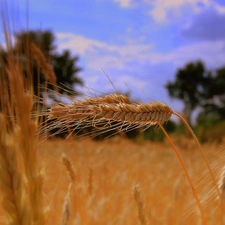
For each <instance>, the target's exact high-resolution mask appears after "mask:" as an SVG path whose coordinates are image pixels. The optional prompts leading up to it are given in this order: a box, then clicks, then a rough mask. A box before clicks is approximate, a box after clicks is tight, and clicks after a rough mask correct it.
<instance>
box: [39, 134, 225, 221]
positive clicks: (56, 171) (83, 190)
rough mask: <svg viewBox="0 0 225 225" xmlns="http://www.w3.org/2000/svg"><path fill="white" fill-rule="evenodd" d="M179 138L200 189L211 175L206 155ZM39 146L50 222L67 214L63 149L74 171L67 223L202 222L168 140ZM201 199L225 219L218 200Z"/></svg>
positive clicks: (213, 150) (211, 213) (212, 155)
mask: <svg viewBox="0 0 225 225" xmlns="http://www.w3.org/2000/svg"><path fill="white" fill-rule="evenodd" d="M189 143H190V142H189ZM177 144H178V145H179V146H180V147H179V150H180V152H181V155H182V157H183V158H184V159H185V163H186V165H187V168H188V170H189V172H190V174H191V177H192V178H193V179H194V180H195V181H196V185H197V182H198V180H197V179H198V178H200V181H201V182H202V181H203V184H202V185H199V189H200V190H199V192H201V191H202V190H203V189H204V187H205V186H207V180H206V178H207V177H208V176H209V175H207V173H206V174H205V176H201V175H202V172H204V171H205V167H204V164H203V161H202V159H201V157H200V155H199V154H198V152H197V151H195V147H193V145H190V144H189V146H187V143H186V142H185V141H183V143H180V144H179V142H177ZM185 146H186V147H185ZM38 149H39V156H40V157H41V159H42V163H43V164H44V166H45V176H44V201H45V205H49V215H48V219H47V224H62V220H63V214H64V213H63V210H65V208H64V207H63V205H64V201H65V197H66V194H67V189H68V186H69V184H70V182H71V179H70V176H69V174H68V172H67V169H66V167H65V166H64V165H63V163H62V155H63V154H64V155H65V156H66V157H67V158H68V159H69V160H70V162H71V164H72V166H73V169H74V173H75V179H74V182H73V183H72V186H71V189H70V199H69V202H68V203H67V204H68V205H67V207H68V208H67V210H69V220H68V223H67V224H90V225H91V224H93V225H94V224H96V225H97V224H128V225H129V224H173V225H175V224H201V223H202V221H201V217H200V215H199V212H198V208H197V207H196V203H195V200H194V198H193V194H192V192H191V188H190V186H189V184H188V182H187V179H186V177H185V175H184V172H183V170H182V167H181V166H180V164H179V161H178V160H177V158H176V156H175V155H174V153H173V151H172V149H171V147H170V145H168V144H167V143H166V142H165V143H151V142H146V143H135V142H131V141H129V140H126V139H121V138H119V137H115V138H112V139H106V140H105V141H103V142H96V141H92V140H87V139H86V140H78V139H77V140H67V141H63V140H57V139H55V140H48V141H46V142H43V143H42V144H40V145H39V146H38ZM204 149H206V152H205V153H206V156H207V158H209V159H213V160H217V157H218V154H219V155H221V154H223V153H222V152H220V151H218V150H219V148H218V146H217V145H215V144H211V145H210V144H208V145H206V146H204ZM220 172H221V171H219V173H220ZM203 175H204V173H203ZM201 182H200V183H201ZM135 190H136V192H138V199H137V198H135V195H134V191H135ZM208 191H209V190H206V192H205V193H204V195H207V192H208ZM136 194H137V193H136ZM208 194H210V193H209V192H208ZM136 197H137V196H136ZM204 197H207V196H202V198H204ZM202 204H205V205H204V212H205V214H206V219H207V222H208V224H224V219H225V218H224V213H223V210H222V209H221V205H219V203H218V201H216V200H215V199H213V198H210V199H209V201H206V202H204V201H203V202H202Z"/></svg>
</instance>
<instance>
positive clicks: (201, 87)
mask: <svg viewBox="0 0 225 225" xmlns="http://www.w3.org/2000/svg"><path fill="white" fill-rule="evenodd" d="M210 81H211V74H210V73H207V72H206V70H205V66H204V64H203V63H202V62H201V61H197V62H192V63H188V64H187V65H185V67H184V68H181V69H178V71H177V73H176V77H175V81H174V82H171V81H169V82H168V83H167V84H166V89H167V90H168V93H169V95H170V97H172V98H177V99H179V100H181V101H183V103H184V109H183V113H184V115H185V117H186V119H187V120H188V122H189V123H190V118H191V115H192V112H193V110H194V109H196V108H197V107H198V106H200V104H201V101H202V99H203V98H204V95H206V94H205V89H207V88H206V87H207V86H209V84H210Z"/></svg>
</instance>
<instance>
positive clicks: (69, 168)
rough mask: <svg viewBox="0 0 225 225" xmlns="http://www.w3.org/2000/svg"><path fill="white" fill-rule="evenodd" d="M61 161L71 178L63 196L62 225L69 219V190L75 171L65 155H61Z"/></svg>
mask: <svg viewBox="0 0 225 225" xmlns="http://www.w3.org/2000/svg"><path fill="white" fill-rule="evenodd" d="M62 161H63V164H64V166H65V167H66V170H67V172H68V174H69V177H70V180H71V182H70V184H69V186H68V189H67V193H66V196H65V198H64V203H63V210H62V225H66V224H67V223H68V221H69V219H70V190H71V187H72V184H73V183H74V181H75V171H74V168H73V166H72V164H71V162H70V160H69V159H68V158H67V157H66V156H65V155H63V157H62Z"/></svg>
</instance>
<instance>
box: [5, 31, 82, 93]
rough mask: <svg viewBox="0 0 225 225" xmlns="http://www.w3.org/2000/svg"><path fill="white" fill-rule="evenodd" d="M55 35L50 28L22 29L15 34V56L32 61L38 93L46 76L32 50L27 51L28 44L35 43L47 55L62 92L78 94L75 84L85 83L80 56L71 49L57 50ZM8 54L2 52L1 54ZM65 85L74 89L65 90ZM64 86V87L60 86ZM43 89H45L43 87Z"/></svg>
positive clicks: (18, 58) (47, 60) (35, 87)
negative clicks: (80, 65) (78, 62)
mask: <svg viewBox="0 0 225 225" xmlns="http://www.w3.org/2000/svg"><path fill="white" fill-rule="evenodd" d="M54 41H55V37H54V35H53V33H52V32H51V31H50V30H45V31H42V30H31V31H22V32H19V33H16V34H15V44H14V49H13V51H14V52H15V54H14V55H15V57H16V58H17V60H21V61H22V62H24V63H25V64H26V62H27V61H28V60H29V63H28V64H29V65H30V61H32V65H33V67H32V68H30V69H31V72H32V74H33V85H34V92H35V94H36V95H37V94H38V89H39V86H40V85H44V83H45V81H46V78H45V76H44V74H43V72H42V71H40V69H39V67H38V64H37V62H36V61H35V58H34V56H33V55H32V52H28V51H27V49H28V48H27V45H28V44H30V43H34V44H35V45H36V46H38V47H39V48H40V50H41V52H42V53H43V55H44V56H45V59H46V63H47V64H48V65H49V66H50V68H51V69H52V70H53V71H54V73H55V75H56V77H57V86H58V87H59V88H58V91H59V92H60V93H62V94H67V95H70V94H74V95H76V94H78V92H76V90H74V86H75V85H83V81H82V80H81V78H80V77H78V75H77V74H78V73H79V72H80V71H81V68H80V67H78V66H77V61H78V59H79V58H78V57H77V56H75V57H73V56H72V55H71V53H70V51H69V50H65V51H63V52H62V53H57V52H56V46H55V45H54ZM4 54H7V52H6V53H3V52H2V53H1V55H4ZM28 69H29V68H27V67H26V66H24V70H25V71H24V74H25V75H26V74H27V72H28V71H27V70H28ZM65 85H66V86H67V87H68V88H69V89H73V90H74V93H72V92H65V91H64V90H65ZM60 87H62V88H60ZM48 88H49V89H51V88H52V85H50V84H49V85H48ZM41 91H44V90H43V89H41Z"/></svg>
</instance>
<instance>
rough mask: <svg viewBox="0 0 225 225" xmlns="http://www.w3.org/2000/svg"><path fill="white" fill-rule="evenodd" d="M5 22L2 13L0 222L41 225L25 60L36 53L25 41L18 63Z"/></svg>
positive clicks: (28, 66)
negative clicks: (1, 218)
mask: <svg viewBox="0 0 225 225" xmlns="http://www.w3.org/2000/svg"><path fill="white" fill-rule="evenodd" d="M7 18H8V17H7V14H6V13H4V12H3V13H2V19H3V27H4V34H5V41H6V48H7V54H6V55H4V57H1V59H0V66H1V75H0V124H1V129H0V188H1V193H2V202H3V204H2V207H3V209H4V211H5V215H6V216H5V217H4V219H5V221H4V222H5V223H6V224H21V225H22V224H23V225H28V224H42V225H43V224H44V221H45V214H46V213H45V210H44V208H43V196H42V195H43V190H42V189H43V172H42V168H41V165H40V161H39V160H38V154H37V149H36V144H37V135H36V134H37V127H38V119H37V118H36V119H32V116H31V115H32V112H33V111H34V105H33V97H34V96H33V77H32V73H31V71H32V64H31V62H32V60H29V59H30V57H31V55H32V54H31V53H32V50H35V51H36V52H37V51H38V48H37V47H36V46H34V44H32V43H30V42H29V40H27V45H26V46H24V49H18V50H16V51H21V52H22V51H23V52H24V53H25V55H26V59H25V60H22V59H20V58H19V59H18V57H16V55H19V54H16V53H18V52H15V50H13V45H12V40H11V34H10V28H9V27H10V25H9V21H8V20H7ZM30 50H31V52H30ZM36 57H38V56H37V54H36ZM42 67H43V65H42ZM44 69H45V70H47V69H46V67H44ZM24 71H26V74H25V73H24ZM50 75H51V77H52V76H53V75H52V73H51V74H50ZM46 77H47V76H46ZM53 78H54V79H55V77H53ZM47 79H49V77H47Z"/></svg>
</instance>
